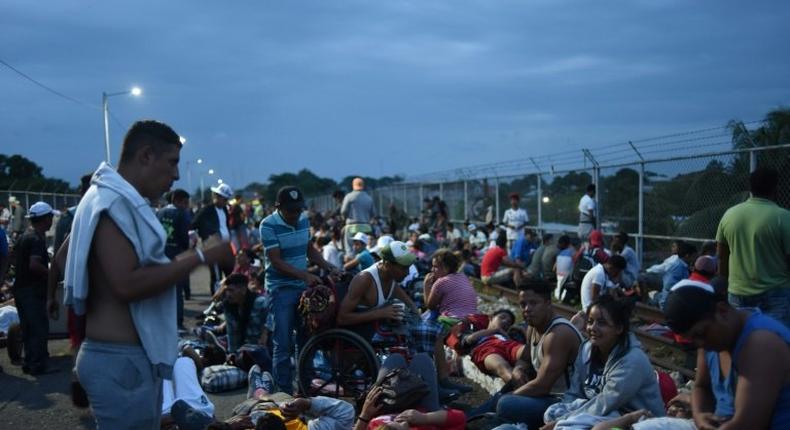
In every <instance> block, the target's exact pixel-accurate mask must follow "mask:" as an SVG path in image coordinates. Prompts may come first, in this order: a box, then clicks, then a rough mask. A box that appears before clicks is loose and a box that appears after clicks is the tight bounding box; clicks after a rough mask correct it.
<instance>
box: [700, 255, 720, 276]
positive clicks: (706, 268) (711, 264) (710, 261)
mask: <svg viewBox="0 0 790 430" xmlns="http://www.w3.org/2000/svg"><path fill="white" fill-rule="evenodd" d="M716 266H717V264H716V259H714V258H713V257H711V256H709V255H702V256H700V257H698V258H697V261H695V262H694V270H695V271H697V272H702V273H707V274H715V273H716Z"/></svg>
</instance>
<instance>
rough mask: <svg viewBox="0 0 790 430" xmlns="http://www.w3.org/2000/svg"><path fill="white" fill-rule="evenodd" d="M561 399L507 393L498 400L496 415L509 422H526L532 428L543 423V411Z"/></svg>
mask: <svg viewBox="0 0 790 430" xmlns="http://www.w3.org/2000/svg"><path fill="white" fill-rule="evenodd" d="M559 400H560V399H559V398H557V397H554V396H545V397H529V396H518V395H515V394H507V395H504V396H502V398H500V399H499V402H497V406H496V416H497V418H499V419H501V420H502V421H505V422H509V423H525V424H526V425H527V427H528V428H530V429H533V428H534V429H537V428H540V426H542V425H543V413H544V412H546V409H548V407H549V406H551V405H553V404H554V403H557V402H558V401H559Z"/></svg>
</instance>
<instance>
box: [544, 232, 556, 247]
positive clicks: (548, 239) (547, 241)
mask: <svg viewBox="0 0 790 430" xmlns="http://www.w3.org/2000/svg"><path fill="white" fill-rule="evenodd" d="M551 239H554V235H553V234H551V233H546V234H544V235H543V244H544V245H548V244H550V243H551Z"/></svg>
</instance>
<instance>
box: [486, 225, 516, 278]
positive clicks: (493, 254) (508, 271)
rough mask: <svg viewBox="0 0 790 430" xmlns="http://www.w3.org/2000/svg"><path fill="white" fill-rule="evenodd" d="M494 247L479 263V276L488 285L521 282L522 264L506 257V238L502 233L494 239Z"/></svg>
mask: <svg viewBox="0 0 790 430" xmlns="http://www.w3.org/2000/svg"><path fill="white" fill-rule="evenodd" d="M494 244H495V245H494V246H492V247H491V248H489V249H488V251H486V253H485V255H483V261H482V263H480V275H481V277H482V279H483V282H485V283H486V284H488V285H493V284H510V285H513V284H515V285H518V284H519V283H520V282H521V271H522V270H524V267H525V266H524V263H522V262H519V261H514V260H512V259H511V258H508V256H507V250H506V249H505V247H506V246H507V237H506V236H505V234H504V233H502V232H500V234H499V235H498V236H497V237H496V240H495V242H494Z"/></svg>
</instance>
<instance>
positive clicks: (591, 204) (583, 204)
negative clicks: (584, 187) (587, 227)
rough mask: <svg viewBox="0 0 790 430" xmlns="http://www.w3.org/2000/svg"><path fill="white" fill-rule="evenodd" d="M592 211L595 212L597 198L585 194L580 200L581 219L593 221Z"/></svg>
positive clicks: (582, 220) (581, 220)
mask: <svg viewBox="0 0 790 430" xmlns="http://www.w3.org/2000/svg"><path fill="white" fill-rule="evenodd" d="M590 212H592V213H595V200H593V198H592V197H590V196H589V195H587V194H585V195H583V196H582V198H581V200H579V221H580V222H592V218H590Z"/></svg>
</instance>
